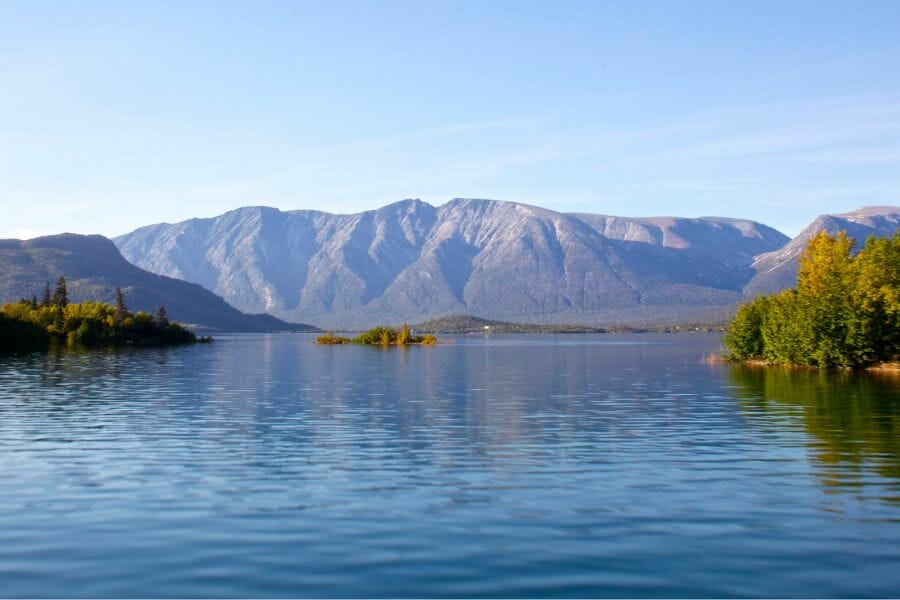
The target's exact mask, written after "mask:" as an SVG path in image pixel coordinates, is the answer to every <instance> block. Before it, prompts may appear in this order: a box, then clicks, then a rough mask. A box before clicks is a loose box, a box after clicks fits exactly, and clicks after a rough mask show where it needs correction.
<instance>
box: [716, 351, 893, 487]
mask: <svg viewBox="0 0 900 600" xmlns="http://www.w3.org/2000/svg"><path fill="white" fill-rule="evenodd" d="M729 374H730V376H731V378H732V380H733V381H734V383H735V384H737V385H738V386H739V387H740V388H741V391H742V393H740V395H741V396H742V406H743V408H744V410H745V416H746V417H747V418H748V420H750V421H751V422H754V423H755V424H758V425H768V426H775V427H779V426H780V427H784V426H788V427H790V426H792V425H796V424H798V423H799V424H801V425H802V426H803V429H804V430H805V431H807V432H808V433H810V434H812V435H813V436H815V437H816V439H817V440H818V443H817V444H815V446H814V448H815V450H816V451H817V452H816V456H815V458H816V462H817V463H818V466H819V467H822V468H824V471H825V472H824V473H822V474H821V475H822V476H823V479H824V480H825V483H826V484H829V485H835V486H840V487H862V486H863V485H864V484H865V483H866V481H865V476H866V474H867V473H868V472H872V471H874V473H877V474H878V475H881V476H882V477H888V478H891V479H893V480H895V481H893V482H891V484H890V485H891V487H892V488H893V489H894V491H897V487H896V484H897V483H898V481H900V393H898V392H900V379H898V378H896V377H890V376H885V375H877V374H868V373H854V372H848V371H837V372H835V371H825V370H795V369H789V368H779V367H770V368H759V367H746V366H734V367H731V368H730V369H729ZM870 470H871V471H870ZM892 501H900V497H897V496H894V498H893V499H892Z"/></svg>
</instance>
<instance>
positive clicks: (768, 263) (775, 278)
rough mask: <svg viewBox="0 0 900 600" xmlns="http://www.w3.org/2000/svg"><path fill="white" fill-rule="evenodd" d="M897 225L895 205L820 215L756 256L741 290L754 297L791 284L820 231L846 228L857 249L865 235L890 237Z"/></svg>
mask: <svg viewBox="0 0 900 600" xmlns="http://www.w3.org/2000/svg"><path fill="white" fill-rule="evenodd" d="M898 228H900V207H896V206H867V207H864V208H860V209H859V210H855V211H853V212H849V213H845V214H841V215H821V216H819V217H818V218H817V219H816V220H815V221H813V222H812V223H810V225H809V226H807V227H806V229H804V230H803V231H801V232H800V234H799V235H797V237H795V238H794V239H792V240H791V241H790V242H788V243H787V244H786V245H785V246H784V247H783V248H780V249H778V250H774V251H772V252H767V253H765V254H761V255H759V256H757V257H756V259H755V260H754V261H753V265H752V268H753V270H754V271H755V272H756V274H755V275H754V276H753V279H751V280H750V282H749V283H748V284H747V285H746V286H745V287H744V292H745V294H746V295H748V296H755V295H757V294H761V293H770V292H777V291H780V290H783V289H785V288H789V287H793V286H794V285H795V284H796V283H797V267H798V261H799V258H800V255H801V254H803V250H804V249H805V248H806V245H807V244H808V243H809V240H810V239H811V238H812V237H813V236H815V235H816V234H818V233H820V232H822V231H827V232H828V233H831V234H835V233H837V232H838V231H846V232H847V235H849V236H850V237H852V238H853V239H855V240H856V242H857V244H856V247H857V249H860V248H862V247H863V245H864V244H865V243H866V239H867V238H868V237H869V236H873V235H874V236H878V237H882V236H891V235H893V234H894V232H895V231H897V229H898Z"/></svg>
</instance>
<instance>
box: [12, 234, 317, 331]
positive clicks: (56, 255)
mask: <svg viewBox="0 0 900 600" xmlns="http://www.w3.org/2000/svg"><path fill="white" fill-rule="evenodd" d="M60 275H63V276H65V277H66V287H67V289H68V292H69V298H70V300H71V301H72V302H81V301H84V300H94V301H105V302H109V303H113V302H114V301H115V290H116V288H117V287H120V288H122V291H123V294H124V296H125V300H126V304H127V305H128V307H129V308H130V309H132V310H143V311H146V312H149V313H151V314H152V313H155V312H156V309H157V308H158V307H160V306H165V307H166V309H167V311H168V313H169V315H170V316H171V317H172V318H174V319H176V320H178V321H181V322H182V323H186V324H191V325H195V326H197V327H198V328H201V329H205V330H222V331H234V332H239V331H287V330H300V331H311V330H315V328H313V327H310V326H308V325H302V324H292V323H285V322H283V321H280V320H279V319H277V318H275V317H273V316H271V315H266V314H258V315H248V314H244V313H242V312H240V311H239V310H237V309H236V308H234V307H233V306H230V305H229V304H228V303H227V302H225V301H224V300H223V299H222V298H220V297H219V296H216V295H215V294H213V293H212V292H210V291H209V290H206V289H204V288H203V287H201V286H199V285H197V284H194V283H188V282H185V281H181V280H178V279H173V278H171V277H164V276H161V275H157V274H154V273H149V272H147V271H144V270H143V269H140V268H139V267H136V266H135V265H133V264H131V263H129V262H128V261H126V260H125V259H124V258H123V257H122V255H121V254H120V253H119V250H118V249H117V248H116V246H115V245H114V244H113V243H112V241H110V240H109V239H107V238H105V237H102V236H99V235H89V236H85V235H74V234H61V235H54V236H47V237H40V238H35V239H32V240H27V241H21V240H0V303H2V302H10V301H15V300H18V299H20V298H31V297H32V296H37V297H38V298H40V297H41V296H42V293H43V290H44V285H45V284H46V283H49V284H50V286H51V287H52V286H55V284H56V281H57V279H58V278H59V276H60Z"/></svg>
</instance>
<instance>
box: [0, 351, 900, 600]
mask: <svg viewBox="0 0 900 600" xmlns="http://www.w3.org/2000/svg"><path fill="white" fill-rule="evenodd" d="M442 339H444V340H447V341H450V342H452V343H448V344H442V345H439V346H436V347H411V348H408V349H399V348H389V349H380V348H370V347H356V346H328V347H323V346H316V345H314V344H312V340H313V338H312V337H310V336H307V335H297V334H294V335H291V334H273V335H241V336H238V335H235V336H221V337H220V338H219V339H217V340H216V342H215V343H213V344H212V345H199V346H193V347H179V348H169V349H124V350H110V351H85V352H77V351H56V352H50V353H48V354H32V355H27V356H12V357H11V356H6V357H0V481H2V484H0V485H2V487H0V595H2V596H7V597H8V596H16V597H29V596H86V597H108V596H129V597H135V596H138V597H147V596H164V597H170V596H179V597H212V596H214V597H229V596H254V597H259V596H315V597H322V596H328V597H334V596H367V597H381V596H402V597H411V596H412V597H434V596H440V597H454V596H479V597H496V596H504V597H509V596H516V597H534V596H553V597H563V596H593V597H596V596H616V597H623V596H679V597H683V596H705V597H708V596H766V597H772V596H817V597H822V596H896V595H897V593H898V591H900V377H890V376H884V375H882V376H875V375H864V374H852V373H839V372H838V373H828V372H816V371H789V370H783V369H771V370H760V369H752V368H744V367H734V366H728V365H713V364H705V363H704V362H703V360H702V359H703V357H704V356H706V355H708V354H709V353H711V352H713V351H715V350H717V349H718V347H719V337H718V336H716V335H711V334H668V335H650V334H646V335H557V336H498V335H493V336H489V337H483V336H469V337H466V336H459V337H444V338H442Z"/></svg>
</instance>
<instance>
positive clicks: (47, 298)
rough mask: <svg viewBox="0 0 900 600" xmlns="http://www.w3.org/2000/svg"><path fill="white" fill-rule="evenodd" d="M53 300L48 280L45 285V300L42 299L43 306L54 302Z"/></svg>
mask: <svg viewBox="0 0 900 600" xmlns="http://www.w3.org/2000/svg"><path fill="white" fill-rule="evenodd" d="M52 301H53V300H52V298H51V296H50V282H49V281H48V282H47V283H46V284H45V285H44V298H43V300H42V302H41V306H50V304H51V303H52Z"/></svg>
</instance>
